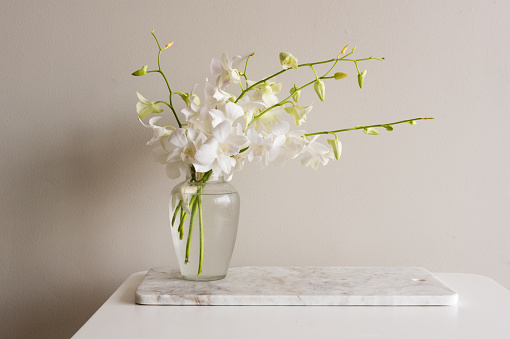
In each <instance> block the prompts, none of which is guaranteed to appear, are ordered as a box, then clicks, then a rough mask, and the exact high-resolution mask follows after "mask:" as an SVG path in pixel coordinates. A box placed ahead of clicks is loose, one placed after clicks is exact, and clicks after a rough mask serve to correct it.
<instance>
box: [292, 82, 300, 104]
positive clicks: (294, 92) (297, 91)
mask: <svg viewBox="0 0 510 339" xmlns="http://www.w3.org/2000/svg"><path fill="white" fill-rule="evenodd" d="M290 95H292V99H294V101H295V102H298V101H299V96H300V95H301V90H300V89H298V88H297V87H296V85H295V84H294V87H292V88H291V89H290Z"/></svg>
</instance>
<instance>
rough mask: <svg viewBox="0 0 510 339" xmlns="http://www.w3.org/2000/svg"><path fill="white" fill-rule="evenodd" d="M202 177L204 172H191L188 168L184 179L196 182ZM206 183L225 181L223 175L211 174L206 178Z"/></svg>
mask: <svg viewBox="0 0 510 339" xmlns="http://www.w3.org/2000/svg"><path fill="white" fill-rule="evenodd" d="M203 178H204V173H198V172H193V171H191V170H188V171H187V172H186V181H188V182H197V181H200V180H202V179H203ZM206 182H208V183H210V182H225V178H224V177H223V175H219V176H218V175H214V173H213V174H211V176H210V177H209V179H207V181H206Z"/></svg>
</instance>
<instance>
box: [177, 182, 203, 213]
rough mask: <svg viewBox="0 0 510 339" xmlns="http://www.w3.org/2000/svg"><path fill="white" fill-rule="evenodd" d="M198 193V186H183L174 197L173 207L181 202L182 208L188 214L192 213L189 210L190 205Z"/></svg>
mask: <svg viewBox="0 0 510 339" xmlns="http://www.w3.org/2000/svg"><path fill="white" fill-rule="evenodd" d="M197 191H198V187H197V186H192V185H181V186H179V188H178V190H177V191H176V192H175V193H174V194H173V195H172V206H177V205H178V204H179V201H180V202H181V207H182V209H183V210H184V212H186V213H191V211H190V209H189V205H190V202H191V198H192V197H193V195H194V194H196V193H197Z"/></svg>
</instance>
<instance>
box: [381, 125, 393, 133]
mask: <svg viewBox="0 0 510 339" xmlns="http://www.w3.org/2000/svg"><path fill="white" fill-rule="evenodd" d="M383 127H384V128H386V130H387V131H388V132H391V131H393V126H391V125H383Z"/></svg>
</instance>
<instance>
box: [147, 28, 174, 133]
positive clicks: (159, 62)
mask: <svg viewBox="0 0 510 339" xmlns="http://www.w3.org/2000/svg"><path fill="white" fill-rule="evenodd" d="M152 36H153V37H154V39H155V40H156V43H157V44H158V48H159V52H158V73H159V74H161V75H162V76H163V79H165V83H166V87H167V88H168V91H169V92H170V94H169V102H170V104H169V105H168V107H170V109H171V110H172V113H173V114H174V117H175V120H176V121H177V124H178V125H179V128H181V127H182V124H181V121H180V120H179V117H178V116H177V112H175V109H174V108H173V104H172V89H171V88H170V84H169V83H168V79H167V78H166V76H165V73H163V71H162V70H161V51H162V49H161V46H160V44H159V41H158V38H156V35H155V34H154V32H152ZM149 72H151V71H149Z"/></svg>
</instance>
